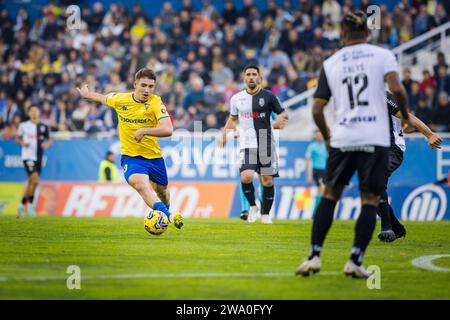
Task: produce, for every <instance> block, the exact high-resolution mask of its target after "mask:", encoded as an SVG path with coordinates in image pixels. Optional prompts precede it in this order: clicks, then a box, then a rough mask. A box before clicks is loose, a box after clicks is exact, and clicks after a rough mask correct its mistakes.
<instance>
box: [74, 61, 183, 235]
mask: <svg viewBox="0 0 450 320" xmlns="http://www.w3.org/2000/svg"><path fill="white" fill-rule="evenodd" d="M134 79H135V81H134V91H133V92H128V93H109V94H107V95H103V94H100V93H96V92H91V91H89V88H88V86H87V85H84V86H82V88H81V89H80V88H77V89H78V92H79V93H80V95H81V96H82V97H83V98H85V99H88V100H91V101H95V102H98V103H102V104H104V105H107V106H109V107H111V108H114V109H115V110H116V111H117V115H118V118H119V137H120V144H121V153H122V158H121V165H122V168H123V170H124V175H125V179H126V180H127V182H128V184H129V185H130V186H132V187H133V188H134V189H135V190H136V191H137V192H138V193H139V194H140V195H141V197H142V199H144V201H145V203H146V204H147V205H148V206H149V207H150V208H152V209H153V210H158V211H162V212H164V213H165V214H166V215H167V216H168V217H169V220H170V222H173V223H174V225H175V227H177V228H178V229H180V228H181V227H182V226H183V218H182V216H181V214H180V213H176V214H174V215H172V214H171V213H170V212H169V209H168V208H169V190H168V188H167V186H168V179H167V171H166V166H165V163H164V159H163V157H162V151H161V147H160V145H159V143H158V137H170V136H171V135H172V132H173V127H172V122H171V120H170V117H169V115H168V114H167V110H166V107H165V106H164V104H163V102H162V100H161V97H159V96H157V95H155V94H153V91H154V90H155V84H156V75H155V73H154V72H153V71H152V70H150V69H148V68H143V69H141V70H139V71H138V72H137V73H136V75H135V77H134ZM153 191H155V192H156V194H155V193H154V192H153Z"/></svg>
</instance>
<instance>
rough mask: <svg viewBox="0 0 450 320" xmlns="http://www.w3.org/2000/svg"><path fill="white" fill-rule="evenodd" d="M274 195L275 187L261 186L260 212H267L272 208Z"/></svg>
mask: <svg viewBox="0 0 450 320" xmlns="http://www.w3.org/2000/svg"><path fill="white" fill-rule="evenodd" d="M274 195H275V187H274V186H271V187H263V196H262V206H261V207H262V209H261V214H269V213H270V209H272V204H273V198H274Z"/></svg>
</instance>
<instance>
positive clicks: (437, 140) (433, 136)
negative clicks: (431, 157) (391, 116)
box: [395, 112, 442, 149]
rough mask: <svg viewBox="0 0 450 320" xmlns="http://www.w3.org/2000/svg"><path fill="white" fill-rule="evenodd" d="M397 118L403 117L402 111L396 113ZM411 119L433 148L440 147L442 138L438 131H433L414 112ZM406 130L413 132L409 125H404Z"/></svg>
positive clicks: (410, 115)
mask: <svg viewBox="0 0 450 320" xmlns="http://www.w3.org/2000/svg"><path fill="white" fill-rule="evenodd" d="M395 116H396V117H397V118H401V114H400V112H397V114H396V115H395ZM409 119H410V122H411V124H412V126H413V128H414V129H417V130H418V131H419V132H420V133H421V134H423V135H424V136H425V137H426V138H427V140H428V145H429V146H430V148H432V149H436V148H440V146H441V144H442V138H441V136H440V135H439V134H437V133H436V132H433V131H432V130H431V129H430V128H429V127H428V126H427V125H426V124H425V123H423V122H422V120H420V119H419V118H417V117H416V116H415V115H413V114H412V113H409ZM404 129H405V130H404V131H405V132H411V131H412V130H411V127H410V126H409V125H405V126H404Z"/></svg>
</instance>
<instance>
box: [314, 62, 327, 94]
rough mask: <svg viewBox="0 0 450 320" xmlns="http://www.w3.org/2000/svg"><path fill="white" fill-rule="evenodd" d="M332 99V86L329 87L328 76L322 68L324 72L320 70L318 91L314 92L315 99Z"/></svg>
mask: <svg viewBox="0 0 450 320" xmlns="http://www.w3.org/2000/svg"><path fill="white" fill-rule="evenodd" d="M330 98H331V90H330V86H329V85H328V79H327V75H326V74H325V69H324V68H323V67H322V70H320V76H319V82H318V84H317V89H316V92H314V99H321V100H325V101H329V100H330Z"/></svg>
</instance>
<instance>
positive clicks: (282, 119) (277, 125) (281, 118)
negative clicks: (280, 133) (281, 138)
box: [273, 111, 289, 129]
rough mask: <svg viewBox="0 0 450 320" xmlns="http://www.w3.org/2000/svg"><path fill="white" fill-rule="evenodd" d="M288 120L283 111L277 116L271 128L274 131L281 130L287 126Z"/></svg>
mask: <svg viewBox="0 0 450 320" xmlns="http://www.w3.org/2000/svg"><path fill="white" fill-rule="evenodd" d="M288 120H289V116H288V114H287V112H286V111H283V112H282V113H280V114H279V115H278V116H277V119H276V120H275V122H274V123H273V128H274V129H283V128H284V127H285V126H286V125H287V123H288Z"/></svg>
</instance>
